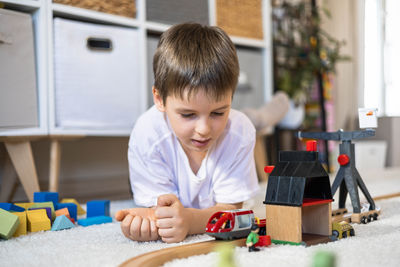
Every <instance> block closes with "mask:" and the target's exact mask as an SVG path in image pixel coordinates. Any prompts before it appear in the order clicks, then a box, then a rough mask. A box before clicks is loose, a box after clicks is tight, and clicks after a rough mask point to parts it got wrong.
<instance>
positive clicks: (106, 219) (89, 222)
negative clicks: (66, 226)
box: [78, 216, 112, 226]
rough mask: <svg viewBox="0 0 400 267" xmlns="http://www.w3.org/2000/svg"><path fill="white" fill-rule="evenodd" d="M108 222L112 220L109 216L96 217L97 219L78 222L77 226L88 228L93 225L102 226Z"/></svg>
mask: <svg viewBox="0 0 400 267" xmlns="http://www.w3.org/2000/svg"><path fill="white" fill-rule="evenodd" d="M110 222H112V218H111V217H110V216H97V217H89V218H86V219H80V220H78V224H79V225H82V226H90V225H94V224H102V223H110Z"/></svg>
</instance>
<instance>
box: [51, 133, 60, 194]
mask: <svg viewBox="0 0 400 267" xmlns="http://www.w3.org/2000/svg"><path fill="white" fill-rule="evenodd" d="M60 161H61V145H60V141H59V140H57V139H53V140H51V145H50V167H49V168H50V169H49V191H51V192H58V182H59V176H60Z"/></svg>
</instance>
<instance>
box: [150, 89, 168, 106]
mask: <svg viewBox="0 0 400 267" xmlns="http://www.w3.org/2000/svg"><path fill="white" fill-rule="evenodd" d="M151 91H152V93H153V101H154V104H155V105H156V107H157V109H158V110H159V111H161V112H164V111H165V106H164V101H163V99H162V97H161V96H160V94H159V93H158V90H157V88H155V87H154V86H153V87H152V90H151Z"/></svg>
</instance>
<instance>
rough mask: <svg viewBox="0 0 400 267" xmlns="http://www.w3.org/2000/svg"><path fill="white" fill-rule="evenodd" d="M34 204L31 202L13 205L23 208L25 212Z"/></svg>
mask: <svg viewBox="0 0 400 267" xmlns="http://www.w3.org/2000/svg"><path fill="white" fill-rule="evenodd" d="M34 204H35V203H33V202H23V203H14V205H16V206H18V207H21V208H24V209H25V210H28V209H29V208H30V207H32V206H33V205H34Z"/></svg>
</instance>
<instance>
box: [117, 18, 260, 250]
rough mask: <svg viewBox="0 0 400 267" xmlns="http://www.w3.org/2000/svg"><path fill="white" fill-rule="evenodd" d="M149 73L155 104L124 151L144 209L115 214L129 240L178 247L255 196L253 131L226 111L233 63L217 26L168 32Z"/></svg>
mask: <svg viewBox="0 0 400 267" xmlns="http://www.w3.org/2000/svg"><path fill="white" fill-rule="evenodd" d="M153 69H154V76H155V82H154V86H153V88H152V93H153V100H154V103H155V106H153V107H152V108H150V109H149V110H148V111H147V112H146V113H144V114H143V115H142V116H141V117H140V118H139V119H138V121H137V122H136V124H135V127H134V129H133V131H132V134H131V138H130V141H129V150H128V159H129V167H130V181H131V186H132V191H133V195H134V199H135V202H136V204H137V205H139V206H144V207H148V208H134V209H128V210H121V211H119V212H117V214H116V216H115V217H116V219H117V220H118V221H121V229H122V232H123V233H124V235H125V236H126V237H128V238H130V239H132V240H136V241H149V240H156V239H158V238H161V239H162V240H163V241H164V242H168V243H171V242H180V241H182V240H183V239H185V237H186V236H187V235H189V234H200V233H204V231H205V226H206V224H207V221H208V219H209V217H210V216H211V215H212V214H213V213H215V212H216V211H219V210H229V209H236V208H241V207H242V203H243V201H245V200H247V199H249V198H250V197H252V196H253V195H254V194H255V193H256V191H257V189H258V182H257V176H256V171H255V164H254V158H253V148H254V144H255V129H254V126H253V125H252V124H251V122H250V121H249V119H248V118H247V117H246V116H245V115H244V114H242V113H240V112H239V111H236V110H231V103H232V97H233V93H234V91H235V88H236V85H237V81H238V74H239V63H238V59H237V55H236V49H235V46H234V45H233V43H232V41H231V40H230V39H229V37H228V36H227V34H226V33H225V32H224V31H222V30H221V29H219V28H218V27H208V26H202V25H199V24H194V23H187V24H180V25H175V26H173V27H171V28H170V29H168V30H167V31H166V32H164V33H163V34H162V36H161V38H160V41H159V44H158V47H157V51H156V53H155V55H154V59H153Z"/></svg>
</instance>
